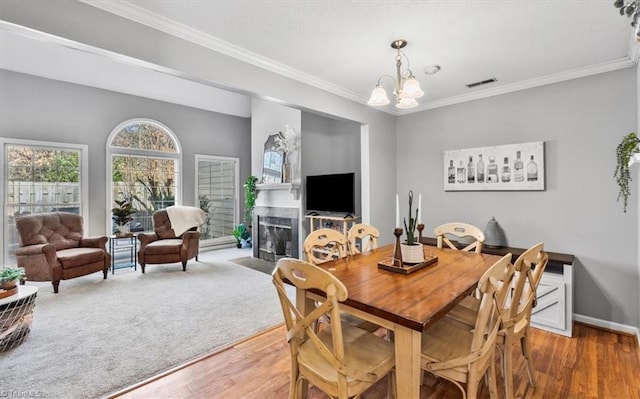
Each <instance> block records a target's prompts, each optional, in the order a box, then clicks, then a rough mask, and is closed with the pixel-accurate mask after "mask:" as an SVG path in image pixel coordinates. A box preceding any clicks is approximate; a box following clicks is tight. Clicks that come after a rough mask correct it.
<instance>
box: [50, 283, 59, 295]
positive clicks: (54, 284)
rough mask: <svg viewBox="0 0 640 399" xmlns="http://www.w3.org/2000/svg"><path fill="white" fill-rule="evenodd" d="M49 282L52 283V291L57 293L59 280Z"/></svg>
mask: <svg viewBox="0 0 640 399" xmlns="http://www.w3.org/2000/svg"><path fill="white" fill-rule="evenodd" d="M51 284H52V285H53V293H54V294H57V293H58V287H59V286H60V280H58V281H52V282H51Z"/></svg>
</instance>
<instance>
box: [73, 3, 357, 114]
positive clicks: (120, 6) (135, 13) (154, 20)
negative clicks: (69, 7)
mask: <svg viewBox="0 0 640 399" xmlns="http://www.w3.org/2000/svg"><path fill="white" fill-rule="evenodd" d="M79 1H80V2H82V3H85V4H88V5H90V6H92V7H96V8H99V9H101V10H103V11H106V12H109V13H112V14H115V15H118V16H120V17H123V18H126V19H129V20H131V21H134V22H137V23H139V24H142V25H145V26H148V27H150V28H154V29H157V30H160V31H162V32H165V33H168V34H170V35H172V36H176V37H179V38H181V39H184V40H187V41H189V42H192V43H195V44H198V45H200V46H202V47H205V48H208V49H210V50H213V51H216V52H218V53H222V54H224V55H227V56H229V57H232V58H235V59H238V60H240V61H243V62H246V63H248V64H251V65H255V66H257V67H259V68H262V69H265V70H268V71H271V72H274V73H277V74H279V75H282V76H285V77H287V78H290V79H293V80H297V81H299V82H302V83H305V84H308V85H310V86H313V87H317V88H319V89H322V90H325V91H328V92H330V93H333V94H336V95H338V96H340V97H344V98H347V99H349V100H353V101H356V102H359V103H366V99H364V98H362V97H361V96H360V95H358V94H357V93H355V92H353V91H351V90H348V89H345V88H343V87H340V86H338V85H336V84H333V83H331V82H328V81H326V80H323V79H320V78H318V77H315V76H313V75H310V74H308V73H305V72H302V71H300V70H297V69H294V68H291V67H289V66H287V65H285V64H282V63H279V62H277V61H275V60H272V59H270V58H267V57H264V56H262V55H260V54H257V53H254V52H252V51H250V50H247V49H244V48H242V47H238V46H236V45H234V44H231V43H229V42H227V41H225V40H222V39H219V38H217V37H215V36H212V35H208V34H206V33H204V32H202V31H199V30H197V29H193V28H191V27H189V26H186V25H184V24H181V23H179V22H176V21H173V20H171V19H169V18H166V17H164V16H162V15H159V14H157V13H153V12H150V11H148V10H145V9H143V8H141V7H138V6H135V5H133V4H130V3H123V2H116V1H100V0H79Z"/></svg>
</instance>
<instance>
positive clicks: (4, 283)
mask: <svg viewBox="0 0 640 399" xmlns="http://www.w3.org/2000/svg"><path fill="white" fill-rule="evenodd" d="M17 285H18V279H17V278H16V279H13V280H0V289H3V290H7V291H8V290H10V289H13V288H15V286H17Z"/></svg>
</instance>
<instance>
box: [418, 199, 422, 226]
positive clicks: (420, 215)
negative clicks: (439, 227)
mask: <svg viewBox="0 0 640 399" xmlns="http://www.w3.org/2000/svg"><path fill="white" fill-rule="evenodd" d="M418 224H422V193H420V194H419V195H418Z"/></svg>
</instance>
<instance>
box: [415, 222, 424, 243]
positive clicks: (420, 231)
mask: <svg viewBox="0 0 640 399" xmlns="http://www.w3.org/2000/svg"><path fill="white" fill-rule="evenodd" d="M416 229H418V242H419V243H420V244H422V230H424V224H423V223H419V224H418V225H417V226H416Z"/></svg>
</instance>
